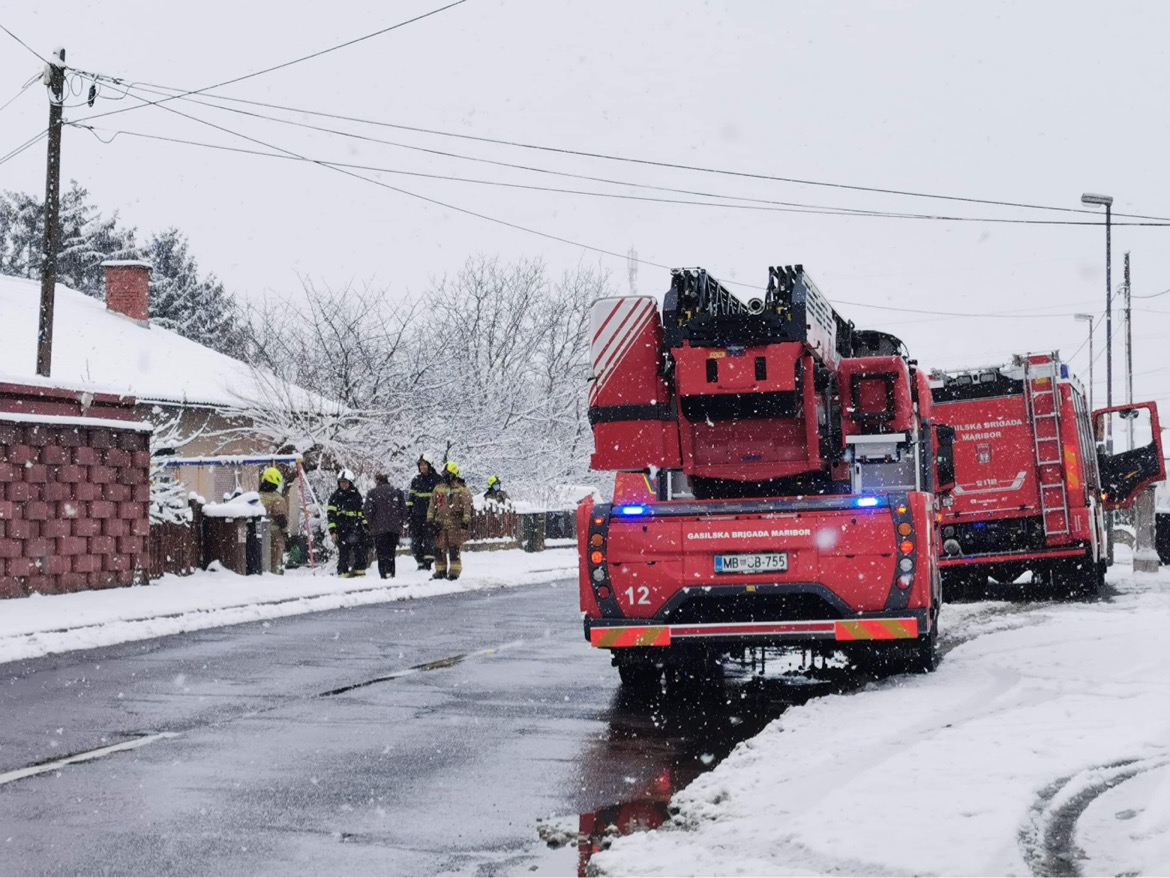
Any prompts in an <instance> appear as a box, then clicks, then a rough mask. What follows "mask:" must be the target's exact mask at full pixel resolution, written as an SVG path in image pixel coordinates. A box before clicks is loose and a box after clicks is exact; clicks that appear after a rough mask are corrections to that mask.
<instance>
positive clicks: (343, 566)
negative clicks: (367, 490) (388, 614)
mask: <svg viewBox="0 0 1170 878" xmlns="http://www.w3.org/2000/svg"><path fill="white" fill-rule="evenodd" d="M328 511H329V535H330V536H331V537H332V538H333V543H334V545H336V546H337V573H338V575H339V576H345V577H349V576H365V575H366V564H368V563H369V551H370V550H369V548H368V547H367V545H366V518H365V516H364V515H363V514H362V495H361V492H360V491H358V489H357V487H356V486H355V485H354V483H353V473H352V472H350V471H349V470H347V469H343V470H342V471H341V472H339V473H338V474H337V490H336V491H334V492H333V494H332V496H330V498H329V510H328Z"/></svg>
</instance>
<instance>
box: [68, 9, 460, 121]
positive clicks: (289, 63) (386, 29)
mask: <svg viewBox="0 0 1170 878" xmlns="http://www.w3.org/2000/svg"><path fill="white" fill-rule="evenodd" d="M466 2H467V0H454V2H453V3H448V4H447V5H446V6H440V7H439V8H438V9H432V10H431V11H430V12H424V13H423V14H422V15H416V16H415V17H414V18H408V19H406V20H405V21H400V22H398V23H397V24H392V25H390V26H389V27H384V28H382V29H381V30H376V31H373V32H372V33H368V34H363V35H362V36H360V37H355V38H354V39H352V40H346V41H345V42H344V43H338V44H337V45H336V46H330V47H329V48H327V49H320V50H318V51H316V52H310V53H309V54H308V55H302V56H300V57H299V58H293V59H292V60H291V61H283V62H281V63H280V64H273V65H272V66H271V67H265V68H264V69H263V70H256V71H253V72H252V73H245V74H243V75H242V76H236V77H233V78H231V79H225V80H223V81H222V82H217V83H215V84H214V85H207V86H204V87H203V88H196V89H191V90H190V91H184V92H183V93H182V94H176V95H172V96H170V97H165V98H162V99H161V100H157V101H148V102H147V103H145V104H141V105H139V106H134V107H121V108H119V109H117V110H110V111H108V112H106V113H98V114H97V115H96V116H89V117H88V118H89V119H100V118H101V117H103V116H113V115H115V114H117V113H127V112H129V111H130V110H137V109H139V108H140V107H144V106H159V105H161V104H164V103H166V102H167V101H172V100H175V99H176V98H182V97H187V96H189V95H196V94H202V93H203V92H207V91H212V90H214V89H217V88H223V87H224V86H225V85H234V84H235V83H237V82H243V81H244V80H246V79H254V78H255V77H257V76H263V75H264V74H266V73H272V72H273V71H275V70H283V69H284V68H286V67H292V66H293V65H294V64H300V63H301V62H302V61H309V60H311V59H313V58H320V57H321V56H322V55H328V54H329V53H330V52H336V51H337V50H339V49H346V48H349V47H350V46H355V45H357V44H358V43H362V42H365V41H366V40H371V39H373V38H374V37H380V36H382V35H383V34H388V33H390V32H391V31H395V30H398V29H399V28H402V27H406V26H407V25H408V24H414V23H415V22H417V21H422V20H423V19H424V18H430V17H431V16H432V15H438V14H439V13H440V12H446V11H447V10H448V9H453V8H455V7H456V6H461V5H462V4H464V3H466ZM46 63H47V62H46ZM78 72H79V73H85V71H80V70H79V71H78ZM86 75H88V76H96V75H97V74H86ZM115 81H117V80H115Z"/></svg>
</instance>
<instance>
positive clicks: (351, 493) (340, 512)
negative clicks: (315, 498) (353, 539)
mask: <svg viewBox="0 0 1170 878" xmlns="http://www.w3.org/2000/svg"><path fill="white" fill-rule="evenodd" d="M328 513H329V532H330V533H333V532H334V531H338V530H340V531H345V532H348V531H351V530H355V529H356V528H359V527H362V526H363V525H365V523H366V519H365V516H363V515H362V495H361V492H360V491H359V490H358V489H357V488H354V487H353V486H350V488H349V490H348V491H343V490H342V489H341V488H338V489H337V490H336V491H334V492H333V494H332V495H331V496H330V497H329V508H328Z"/></svg>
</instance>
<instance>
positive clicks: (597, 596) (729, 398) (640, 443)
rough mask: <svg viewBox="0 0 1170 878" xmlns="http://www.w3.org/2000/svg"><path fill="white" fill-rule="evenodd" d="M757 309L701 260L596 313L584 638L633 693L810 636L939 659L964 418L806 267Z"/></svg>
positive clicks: (853, 648)
mask: <svg viewBox="0 0 1170 878" xmlns="http://www.w3.org/2000/svg"><path fill="white" fill-rule="evenodd" d="M762 293H763V294H762V295H753V296H751V297H750V298H747V299H746V301H745V300H741V299H740V298H739V297H737V296H735V295H733V294H732V293H731V292H730V291H728V290H727V289H726V288H725V287H724V286H723V285H722V284H720V283H719V282H718V281H717V280H716V279H715V278H713V277H711V276H710V275H709V274H707V272H706V271H704V270H703V269H699V268H695V269H690V268H687V269H676V270H674V271H673V272H672V279H671V286H670V290H669V291H668V292H667V293H666V295H665V300H664V302H663V305H662V308H661V310H660V309H659V307H658V303H657V300H656V299H655V298H654V297H649V296H628V297H616V298H607V299H602V300H600V301H598V302H597V303H595V305H594V306H593V309H592V313H591V320H590V331H591V359H592V368H593V372H592V377H591V387H590V390H589V420H590V423H591V425H592V429H593V437H594V447H595V450H594V453H593V457H592V467H593V469H595V470H599V471H612V472H614V473H615V477H614V485H613V495H612V496H613V499H612V502H609V503H598V502H594V501H593V500H591V499H587V500H585V501H584V502H583V503H582V505H581V506H580V507H579V508H578V514H577V535H578V543H579V548H580V571H579V579H580V605H581V611H582V613H583V616H584V627H585V637H586V638H587V639H588V641H589V642H590V643H591V644H592V645H593V646H594V647H597V648H600V649H606V650H609V651H610V652H611V653H612V660H613V663H614V664H615V665H616V666H617V668H618V671H619V673H620V675H621V678H622V681H623V683H624V684H626V685H628V686H631V687H642V686H647V685H653V684H655V683H657V682H658V681H659V680H660V677H661V675H662V674H663V672H664V671H665V672H675V671H682V672H686V673H696V672H697V673H700V674H703V673H707V672H711V671H714V670H715V666H716V665H717V663H718V662H719V661H720V660H721V659H722V658H723V657H725V656H732V657H734V656H736V655H743V654H744V653H745V652H747V651H749V650H756V649H760V648H764V649H769V648H784V647H791V648H799V649H802V650H808V651H812V652H820V653H841V652H843V653H846V654H852V655H854V656H857V657H859V658H860V657H864V658H867V659H872V658H880V659H882V660H885V661H887V662H892V663H895V664H896V666H898V667H901V668H905V669H909V670H915V671H930V670H933V669H934V667H935V664H936V661H937V636H938V612H939V599H940V582H939V567H938V558H939V546H938V542H939V541H938V537H937V529H936V515H937V511H938V503H937V498H938V495H939V494H940V493H941V492H944V491H945V490H946V489H948V488H949V486H950V482H951V479H952V475H951V457H950V451H951V439H952V437H953V431H952V430H951V429H950V428H949V427H945V426H944V427H940V426H937V425H936V424H934V422H933V420H932V417H931V395H930V388H929V385H928V383H927V376H926V374H925V373H923V372H922V371H921V370H920V369H919V368H918V366H917V364H916V363H915V362H914V361H913V360H911V359H909V358H908V356H907V354H906V351H905V348H904V346H903V345H902V343H901V342H900V341H899V340H898V339H897V338H895V337H894V336H892V335H889V334H887V333H884V332H879V331H872V330H858V329H856V328H855V327H854V325H853V324H852V323H851V322H848V321H846V320H844V319H843V318H842V317H841V316H840V315H839V314H838V313H837V312H836V310H835V309H834V308H833V307H832V305H830V303H829V301H828V300H827V299H826V297H825V296H824V295H823V294H822V293H821V292H820V290H819V289H818V288H817V286H816V285H815V284H814V283H813V281H812V280H811V278H809V276H808V274H807V273H806V272H805V271H804V269H803V267H802V266H800V265H795V266H780V267H773V268H770V269H769V272H768V284H767V287H766V289H764V290H763V291H762Z"/></svg>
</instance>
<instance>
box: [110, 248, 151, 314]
mask: <svg viewBox="0 0 1170 878" xmlns="http://www.w3.org/2000/svg"><path fill="white" fill-rule="evenodd" d="M152 267H153V266H151V264H150V263H149V262H140V261H138V260H136V259H113V260H109V261H107V262H103V263H102V268H104V269H105V270H106V308H107V309H108V310H110V311H117V312H118V313H119V314H122V315H124V316H126V317H129V318H130V319H131V320H137V321H138V322H139V323H148V322H149V321H150V270H151V268H152Z"/></svg>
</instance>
